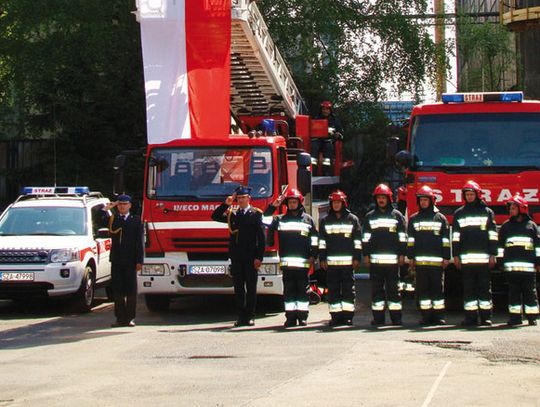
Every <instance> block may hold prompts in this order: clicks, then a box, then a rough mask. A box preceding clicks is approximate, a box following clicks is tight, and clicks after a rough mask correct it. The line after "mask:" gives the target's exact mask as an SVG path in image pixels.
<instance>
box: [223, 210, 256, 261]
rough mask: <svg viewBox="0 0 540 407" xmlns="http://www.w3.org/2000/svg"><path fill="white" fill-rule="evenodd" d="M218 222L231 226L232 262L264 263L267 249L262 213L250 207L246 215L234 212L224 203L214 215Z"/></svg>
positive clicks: (230, 245) (230, 255) (230, 254)
mask: <svg viewBox="0 0 540 407" xmlns="http://www.w3.org/2000/svg"><path fill="white" fill-rule="evenodd" d="M212 219H213V220H214V221H216V222H223V223H227V224H228V226H229V232H230V233H231V234H230V238H229V258H230V259H231V261H245V262H249V263H251V262H252V261H253V260H254V259H259V260H261V261H262V259H263V256H264V248H265V240H266V239H265V236H264V226H263V223H262V211H261V210H260V209H258V208H253V207H252V206H250V207H249V208H248V209H247V210H246V211H245V213H242V212H241V211H240V210H233V209H231V208H230V207H229V205H227V204H225V203H222V204H221V205H220V206H218V207H217V208H216V209H215V210H214V212H213V213H212Z"/></svg>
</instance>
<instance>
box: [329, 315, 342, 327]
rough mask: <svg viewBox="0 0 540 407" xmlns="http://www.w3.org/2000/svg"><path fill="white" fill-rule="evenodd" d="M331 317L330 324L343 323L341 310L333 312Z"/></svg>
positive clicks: (338, 324) (337, 324)
mask: <svg viewBox="0 0 540 407" xmlns="http://www.w3.org/2000/svg"><path fill="white" fill-rule="evenodd" d="M330 316H331V319H330V322H328V326H340V325H341V324H342V319H341V313H340V312H331V313H330Z"/></svg>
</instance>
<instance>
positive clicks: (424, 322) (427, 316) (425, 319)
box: [419, 311, 432, 326]
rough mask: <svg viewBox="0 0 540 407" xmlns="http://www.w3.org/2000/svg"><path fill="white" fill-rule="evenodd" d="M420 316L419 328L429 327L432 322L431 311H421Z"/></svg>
mask: <svg viewBox="0 0 540 407" xmlns="http://www.w3.org/2000/svg"><path fill="white" fill-rule="evenodd" d="M420 314H421V315H422V319H421V320H420V322H419V324H420V325H421V326H429V325H431V322H432V316H431V311H421V312H420Z"/></svg>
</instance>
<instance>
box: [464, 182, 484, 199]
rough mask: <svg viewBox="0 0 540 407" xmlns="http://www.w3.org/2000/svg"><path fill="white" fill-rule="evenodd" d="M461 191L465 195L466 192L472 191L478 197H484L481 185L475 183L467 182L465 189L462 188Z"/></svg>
mask: <svg viewBox="0 0 540 407" xmlns="http://www.w3.org/2000/svg"><path fill="white" fill-rule="evenodd" d="M461 191H462V192H463V193H465V191H472V192H474V193H476V196H477V197H478V198H480V197H481V195H482V188H480V185H478V183H477V182H475V181H467V182H466V183H465V185H463V188H461Z"/></svg>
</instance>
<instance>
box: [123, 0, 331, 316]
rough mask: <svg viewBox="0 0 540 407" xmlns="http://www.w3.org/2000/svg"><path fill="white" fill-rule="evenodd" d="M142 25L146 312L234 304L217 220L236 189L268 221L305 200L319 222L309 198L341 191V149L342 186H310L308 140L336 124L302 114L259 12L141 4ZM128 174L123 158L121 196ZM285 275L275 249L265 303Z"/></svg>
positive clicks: (244, 7) (251, 7)
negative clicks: (287, 195)
mask: <svg viewBox="0 0 540 407" xmlns="http://www.w3.org/2000/svg"><path fill="white" fill-rule="evenodd" d="M137 17H138V19H139V21H140V23H141V34H142V45H143V47H142V48H143V61H144V65H145V83H146V101H147V125H148V146H147V147H146V149H145V150H144V155H145V157H146V167H145V169H146V171H145V180H144V191H143V210H142V219H143V222H144V226H145V231H146V236H145V239H146V253H145V262H144V265H143V268H142V271H141V272H140V274H139V277H138V282H139V292H140V293H142V294H144V295H145V298H146V304H147V306H148V308H149V309H150V310H154V311H160V310H165V309H167V308H168V306H169V303H170V299H171V298H172V297H174V296H177V295H184V294H188V295H197V294H205V295H207V294H227V293H232V292H233V281H232V277H231V275H230V270H229V260H228V254H227V246H228V237H229V231H228V230H227V225H226V224H222V223H218V222H214V221H212V220H211V213H212V211H213V210H214V209H215V208H216V207H217V206H218V205H219V204H220V203H221V202H223V201H224V200H225V198H226V197H227V196H228V195H231V194H232V193H233V191H234V190H235V189H236V188H237V187H238V186H239V185H246V186H249V187H251V188H252V193H251V195H252V205H254V206H255V207H258V208H260V209H262V210H264V209H265V208H266V207H267V206H268V205H269V204H270V203H271V202H273V201H274V200H275V199H276V198H277V197H278V196H279V195H280V194H281V193H283V192H284V191H285V190H286V188H288V187H295V188H298V189H299V190H300V191H302V192H303V193H304V194H305V195H306V201H305V202H306V203H305V206H306V209H307V210H308V211H310V212H311V213H312V214H313V216H314V218H315V220H316V221H317V218H318V216H319V213H323V212H325V211H326V210H327V206H328V203H327V200H324V201H320V202H317V201H316V200H314V199H312V198H313V195H314V194H313V191H315V192H316V190H317V188H319V185H323V186H324V185H333V184H335V183H337V182H339V171H340V168H341V142H340V141H336V163H335V166H334V168H336V170H335V174H334V176H325V177H312V176H311V172H310V165H311V156H310V155H309V153H307V152H306V151H308V152H309V144H310V139H311V137H320V136H326V137H328V123H327V121H326V120H322V121H320V120H318V121H315V120H311V119H310V117H309V116H306V115H302V114H300V113H302V111H303V109H304V108H303V101H302V99H301V97H300V95H299V93H298V90H297V89H296V86H295V85H294V81H293V80H292V77H291V75H290V73H289V71H288V69H287V67H286V65H285V63H284V61H283V60H282V58H281V56H280V55H279V52H278V51H277V49H276V47H275V45H274V44H273V42H272V40H271V38H270V36H269V34H268V30H267V28H266V25H265V24H264V21H263V20H262V16H261V15H260V13H259V11H258V9H257V6H256V4H255V3H254V2H250V1H248V0H245V1H241V0H236V1H234V2H233V3H232V6H231V4H230V2H229V4H228V5H227V2H202V1H201V2H191V1H187V0H184V1H173V0H163V1H153V2H150V1H145V0H140V1H139V4H138V14H137ZM231 17H232V18H231ZM184 37H185V39H184ZM179 50H180V51H179ZM171 54H173V55H172V56H171ZM175 54H179V55H177V56H176V57H174V55H175ZM178 72H180V74H178ZM292 124H294V126H293V125H292ZM292 129H295V132H294V134H293V132H292ZM124 162H125V155H124V154H121V155H119V156H118V157H117V160H116V163H115V169H116V177H115V178H116V181H115V191H116V192H122V191H123V190H124V187H123V185H122V179H123V168H124ZM270 220H271V219H267V220H266V221H267V222H269V221H270ZM278 264H279V259H278V255H277V249H276V247H271V248H269V249H268V250H267V252H266V253H265V256H264V259H263V264H262V266H261V268H260V270H259V281H258V287H257V290H258V293H259V294H282V292H283V287H282V277H281V271H280V269H279V266H278Z"/></svg>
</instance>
